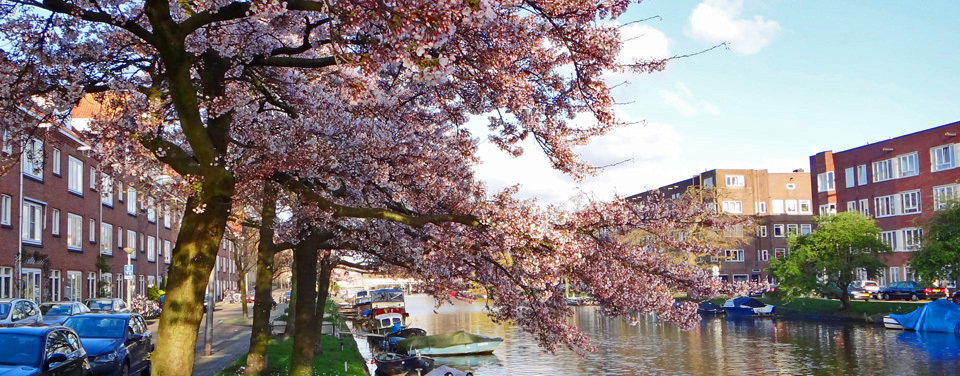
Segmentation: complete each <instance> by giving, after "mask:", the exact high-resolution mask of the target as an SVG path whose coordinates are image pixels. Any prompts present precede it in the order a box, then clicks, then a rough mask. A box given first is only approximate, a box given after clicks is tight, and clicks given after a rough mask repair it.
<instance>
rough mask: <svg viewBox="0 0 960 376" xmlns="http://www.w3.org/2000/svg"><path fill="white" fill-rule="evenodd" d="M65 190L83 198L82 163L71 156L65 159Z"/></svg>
mask: <svg viewBox="0 0 960 376" xmlns="http://www.w3.org/2000/svg"><path fill="white" fill-rule="evenodd" d="M67 190H68V191H70V192H72V193H76V194H78V195H81V196H83V162H82V161H80V160H79V159H76V158H74V157H73V156H70V157H69V158H68V159H67Z"/></svg>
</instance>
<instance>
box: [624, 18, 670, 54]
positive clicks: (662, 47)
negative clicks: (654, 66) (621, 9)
mask: <svg viewBox="0 0 960 376" xmlns="http://www.w3.org/2000/svg"><path fill="white" fill-rule="evenodd" d="M620 40H621V41H623V46H622V48H621V49H620V55H619V56H618V57H617V62H619V63H620V64H632V63H635V62H636V61H637V60H649V59H666V58H668V57H670V41H669V40H668V39H667V36H666V35H665V34H664V33H663V32H662V31H660V30H657V29H655V28H653V27H652V26H650V25H645V24H630V25H627V26H623V27H621V28H620Z"/></svg>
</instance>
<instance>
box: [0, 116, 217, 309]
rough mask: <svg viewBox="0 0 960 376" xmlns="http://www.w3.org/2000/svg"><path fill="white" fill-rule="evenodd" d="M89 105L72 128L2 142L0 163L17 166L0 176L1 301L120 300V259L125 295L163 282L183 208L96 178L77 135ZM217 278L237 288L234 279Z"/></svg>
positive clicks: (123, 179)
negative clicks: (129, 273)
mask: <svg viewBox="0 0 960 376" xmlns="http://www.w3.org/2000/svg"><path fill="white" fill-rule="evenodd" d="M96 107H97V106H92V105H90V104H89V103H81V105H80V106H78V107H77V108H75V109H74V111H73V113H72V116H73V121H71V122H70V123H68V124H62V125H61V124H49V123H47V124H43V125H42V126H41V129H40V130H39V132H37V133H35V134H34V137H31V138H30V139H28V140H13V139H9V138H7V137H4V143H3V145H2V148H0V160H3V159H6V162H11V161H12V162H13V163H16V161H17V159H19V163H17V165H14V166H13V168H12V169H10V170H8V171H7V173H6V174H3V175H0V298H11V297H23V298H28V299H32V300H34V301H36V302H44V301H58V300H84V299H88V298H92V297H97V296H112V297H120V298H124V297H125V296H126V294H127V293H128V292H127V288H128V286H127V283H128V282H127V280H125V279H124V273H123V268H124V265H127V263H128V257H127V256H128V254H127V252H128V251H130V254H129V258H130V259H129V263H130V264H131V265H133V268H134V275H133V279H132V282H130V283H131V284H132V285H131V286H130V292H131V293H132V294H135V295H136V294H142V295H146V291H147V289H148V288H149V287H150V286H153V285H158V284H160V283H162V281H163V280H164V279H165V278H166V275H167V269H168V267H169V265H170V262H171V253H172V249H173V245H174V243H175V242H176V237H177V232H178V229H179V223H180V217H181V213H182V211H183V208H182V206H180V205H179V204H178V201H177V200H176V199H175V198H174V197H159V196H155V194H154V195H151V194H148V193H147V192H148V191H151V190H148V189H146V188H148V187H144V186H142V183H140V181H141V180H140V179H139V177H137V176H111V175H108V174H106V173H105V172H103V171H101V169H100V166H99V163H98V161H97V159H96V157H95V153H94V152H93V151H94V149H95V147H96V146H95V145H91V144H90V143H89V142H87V141H86V140H84V139H83V137H82V136H81V135H80V133H79V132H78V131H77V129H76V128H75V127H76V126H83V125H84V124H85V123H86V122H87V121H89V118H90V117H91V116H92V113H93V111H96ZM18 167H19V168H18ZM225 250H226V249H225ZM223 255H224V257H226V256H228V253H227V252H226V251H225V252H223ZM98 263H99V264H100V265H98ZM217 278H218V279H221V280H223V281H224V282H223V283H229V282H226V281H230V280H231V279H232V280H233V281H234V282H235V281H236V273H235V272H234V273H233V275H232V277H231V275H230V273H229V272H227V269H224V270H223V273H222V274H218V275H217Z"/></svg>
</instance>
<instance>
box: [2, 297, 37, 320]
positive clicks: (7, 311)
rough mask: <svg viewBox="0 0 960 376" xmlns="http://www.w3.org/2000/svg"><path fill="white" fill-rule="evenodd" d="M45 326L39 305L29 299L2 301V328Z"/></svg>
mask: <svg viewBox="0 0 960 376" xmlns="http://www.w3.org/2000/svg"><path fill="white" fill-rule="evenodd" d="M41 324H43V314H41V313H40V308H39V307H37V303H34V302H33V301H32V300H29V299H0V326H27V325H41Z"/></svg>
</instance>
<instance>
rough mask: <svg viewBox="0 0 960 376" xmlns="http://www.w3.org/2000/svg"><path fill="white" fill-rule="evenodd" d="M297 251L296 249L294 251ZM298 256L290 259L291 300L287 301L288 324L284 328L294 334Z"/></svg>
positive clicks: (286, 331)
mask: <svg viewBox="0 0 960 376" xmlns="http://www.w3.org/2000/svg"><path fill="white" fill-rule="evenodd" d="M294 252H296V251H294ZM297 275H299V273H297V258H296V256H294V257H292V258H291V259H290V301H289V302H287V307H288V309H287V313H288V314H287V326H286V328H284V330H283V334H284V335H288V336H289V335H292V334H293V333H294V331H295V330H296V323H297V315H296V314H294V312H293V310H294V308H295V307H296V306H297Z"/></svg>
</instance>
